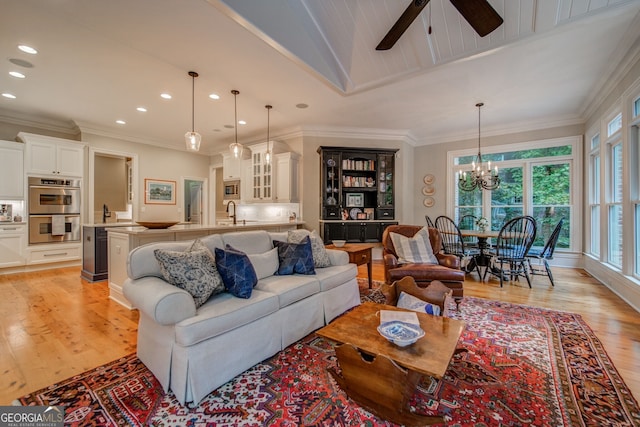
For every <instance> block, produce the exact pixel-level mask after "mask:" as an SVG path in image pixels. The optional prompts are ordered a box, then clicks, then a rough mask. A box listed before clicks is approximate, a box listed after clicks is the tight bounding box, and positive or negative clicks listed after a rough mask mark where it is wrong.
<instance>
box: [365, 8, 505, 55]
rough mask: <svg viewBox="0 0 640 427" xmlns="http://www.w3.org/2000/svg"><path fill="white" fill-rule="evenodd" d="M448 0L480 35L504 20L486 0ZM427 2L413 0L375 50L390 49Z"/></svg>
mask: <svg viewBox="0 0 640 427" xmlns="http://www.w3.org/2000/svg"><path fill="white" fill-rule="evenodd" d="M450 1H451V3H452V4H453V6H455V8H456V9H458V12H460V14H461V15H462V17H463V18H464V19H466V20H467V22H468V23H469V25H471V27H472V28H473V29H474V30H475V31H476V33H478V35H479V36H480V37H484V36H486V35H487V34H489V33H490V32H492V31H493V30H495V29H496V28H498V27H499V26H500V25H501V24H502V22H504V21H503V20H502V18H501V17H500V15H498V12H496V11H495V10H494V9H493V7H491V5H490V4H489V2H488V1H487V0H450ZM428 3H429V0H413V1H412V2H411V4H410V5H409V7H407V9H406V10H405V11H404V13H403V14H402V15H401V16H400V18H398V20H397V21H396V23H395V24H393V27H391V29H390V30H389V32H388V33H387V35H386V36H384V38H383V39H382V41H381V42H380V43H379V44H378V46H376V50H388V49H391V48H392V47H393V45H394V44H396V42H397V41H398V39H399V38H400V37H401V36H402V34H404V32H405V31H406V30H407V28H409V25H411V23H412V22H413V21H414V20H415V19H416V18H417V17H418V15H420V12H422V9H424V8H425V6H426V5H427V4H428Z"/></svg>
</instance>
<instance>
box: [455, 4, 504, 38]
mask: <svg viewBox="0 0 640 427" xmlns="http://www.w3.org/2000/svg"><path fill="white" fill-rule="evenodd" d="M451 3H452V4H453V6H454V7H455V8H456V9H458V12H460V15H462V16H463V17H464V19H466V20H467V22H468V23H469V25H471V27H473V29H474V30H476V33H478V35H479V36H480V37H484V36H486V35H487V34H489V33H490V32H492V31H493V30H495V29H496V28H498V27H499V26H500V25H502V23H503V22H504V21H503V20H502V17H500V15H498V12H496V11H495V10H494V9H493V7H491V5H490V4H489V2H488V1H486V0H451Z"/></svg>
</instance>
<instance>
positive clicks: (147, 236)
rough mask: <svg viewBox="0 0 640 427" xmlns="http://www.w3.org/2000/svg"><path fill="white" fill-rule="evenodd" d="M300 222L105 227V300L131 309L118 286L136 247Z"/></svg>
mask: <svg viewBox="0 0 640 427" xmlns="http://www.w3.org/2000/svg"><path fill="white" fill-rule="evenodd" d="M303 225H304V222H303V221H293V222H289V221H287V222H260V221H248V222H244V221H242V220H240V221H238V223H237V224H235V225H234V224H232V223H229V224H226V223H223V224H220V225H199V224H176V225H174V226H172V227H169V228H164V229H148V228H145V227H142V226H128V227H108V228H106V231H107V244H108V254H109V256H108V277H109V298H111V299H112V300H114V301H116V302H117V303H119V304H122V305H123V306H125V307H127V308H130V309H131V308H133V307H132V306H131V304H130V303H129V301H128V300H127V299H126V298H125V296H124V295H123V294H122V285H123V284H124V281H125V280H126V279H127V257H128V256H129V252H131V250H133V249H134V248H137V247H138V246H142V245H146V244H147V243H154V242H167V241H182V240H194V239H196V238H198V237H203V236H208V235H210V234H221V233H229V232H232V231H244V230H246V231H249V230H268V231H288V230H295V229H296V228H301V227H302V226H303Z"/></svg>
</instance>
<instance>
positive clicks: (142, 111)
mask: <svg viewBox="0 0 640 427" xmlns="http://www.w3.org/2000/svg"><path fill="white" fill-rule="evenodd" d="M136 110H138V111H140V112H141V113H146V112H147V109H146V108H144V107H138V108H136Z"/></svg>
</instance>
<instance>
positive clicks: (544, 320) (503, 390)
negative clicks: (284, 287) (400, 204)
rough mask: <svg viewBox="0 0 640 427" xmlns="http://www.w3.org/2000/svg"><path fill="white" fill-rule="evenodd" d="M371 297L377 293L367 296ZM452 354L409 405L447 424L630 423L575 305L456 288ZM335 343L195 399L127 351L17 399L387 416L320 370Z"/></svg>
mask: <svg viewBox="0 0 640 427" xmlns="http://www.w3.org/2000/svg"><path fill="white" fill-rule="evenodd" d="M370 298H373V299H375V292H374V293H373V294H372V295H371V296H370ZM452 317H455V318H458V319H462V320H465V321H466V323H467V327H466V330H465V331H464V332H463V335H462V337H461V338H460V342H459V344H458V347H460V348H465V349H467V350H468V351H466V352H461V353H459V354H457V355H456V356H455V357H454V359H453V360H452V362H451V364H450V365H449V369H448V371H447V374H446V376H445V377H444V378H443V379H442V380H440V381H437V380H433V379H430V378H427V379H424V380H423V381H422V383H421V384H420V387H419V389H418V391H417V392H416V394H415V395H414V396H413V398H412V402H411V403H412V407H413V409H414V410H415V411H416V412H419V413H425V414H429V415H434V414H435V415H443V416H444V417H445V420H446V425H451V426H489V425H491V426H525V425H530V426H634V425H640V410H639V407H638V403H637V401H636V400H635V399H634V398H633V396H632V395H631V393H630V392H629V389H628V388H627V386H626V385H625V384H624V382H623V381H622V379H621V377H620V375H619V374H618V372H617V371H616V369H615V367H614V366H613V365H612V363H611V361H610V359H609V357H608V356H607V354H606V352H605V351H604V349H603V347H602V344H601V343H600V341H599V340H598V339H597V338H596V337H595V335H594V334H593V332H592V331H591V329H590V328H589V327H588V326H587V325H586V324H585V322H584V321H583V320H582V318H581V317H580V316H579V315H576V314H572V313H565V312H559V311H552V310H544V309H539V308H534V307H527V306H519V305H513V304H508V303H501V302H496V301H488V300H483V299H478V298H470V297H466V298H465V299H464V301H463V302H462V303H461V304H460V311H458V312H456V311H454V312H453V314H452ZM332 346H333V343H331V342H329V341H327V340H325V339H323V338H320V337H318V336H317V335H315V334H311V335H309V336H307V337H306V338H304V339H302V340H300V341H299V342H297V343H296V344H294V345H292V346H290V347H288V348H287V349H285V350H284V351H282V352H280V353H279V354H277V355H276V356H274V357H273V358H271V359H269V360H266V361H264V362H263V363H260V364H258V365H256V366H254V367H253V368H251V369H249V370H248V371H246V372H245V373H243V374H241V375H239V376H238V377H236V378H235V379H233V380H232V381H230V382H229V383H227V384H225V385H224V386H222V387H220V388H219V389H218V390H216V391H214V392H213V393H211V394H210V395H209V396H207V397H206V398H205V399H204V400H203V401H202V402H200V404H199V405H198V406H197V407H195V408H185V407H182V406H180V405H179V404H178V402H177V401H176V400H175V398H174V397H173V395H172V394H165V393H163V391H162V389H161V387H160V386H159V384H158V382H157V381H156V379H155V378H154V376H153V375H152V374H151V373H150V372H149V371H148V370H147V368H146V367H145V366H144V365H143V364H142V363H141V362H140V361H139V360H138V359H137V358H136V357H135V355H129V356H127V357H123V358H121V359H119V360H116V361H114V362H111V363H109V364H107V365H104V366H101V367H99V368H96V369H94V370H91V371H88V372H85V373H83V374H80V375H77V376H75V377H72V378H69V379H68V380H66V381H63V382H61V383H59V384H54V385H52V386H50V387H47V388H45V389H42V390H39V391H37V392H35V393H31V394H28V395H26V396H23V397H21V398H20V399H19V402H20V403H21V404H23V405H65V406H67V411H66V423H65V425H72V426H89V425H95V426H125V425H131V426H138V425H153V426H240V425H242V426H261V425H270V426H297V425H309V426H313V425H315V426H344V425H364V426H378V425H381V426H385V425H390V424H389V423H387V422H385V421H383V420H380V419H378V418H376V417H375V416H373V415H371V414H370V413H369V412H367V411H365V410H363V409H361V408H360V407H359V406H357V405H356V404H355V403H353V402H351V401H350V400H349V399H348V398H347V397H346V395H345V394H344V393H343V392H342V390H340V388H339V387H338V386H337V384H336V383H335V382H334V380H333V379H332V378H331V376H330V375H329V373H328V372H327V368H328V367H335V366H336V360H335V353H334V352H333V347H332Z"/></svg>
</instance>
